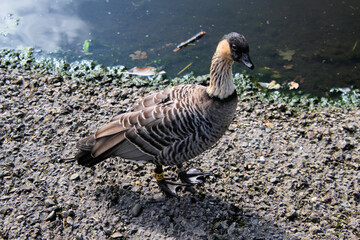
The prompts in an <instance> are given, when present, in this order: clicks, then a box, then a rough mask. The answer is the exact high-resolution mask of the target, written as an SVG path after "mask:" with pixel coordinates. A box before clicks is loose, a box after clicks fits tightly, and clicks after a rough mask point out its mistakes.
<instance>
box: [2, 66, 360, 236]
mask: <svg viewBox="0 0 360 240" xmlns="http://www.w3.org/2000/svg"><path fill="white" fill-rule="evenodd" d="M0 85H1V86H0V113H1V115H0V120H1V121H0V127H1V128H0V145H1V152H0V237H2V238H3V239H20V238H21V239H26V238H27V239H358V238H359V237H360V230H359V229H360V217H359V213H360V187H359V185H360V171H359V170H360V146H359V139H360V137H359V136H360V123H359V119H360V111H359V109H355V110H346V109H339V108H333V109H321V110H317V111H306V112H300V113H299V112H295V111H294V110H292V109H291V108H290V107H288V106H286V105H283V104H278V103H271V102H268V101H263V100H260V99H259V98H258V97H255V96H250V95H249V96H247V97H244V98H243V99H240V100H239V105H238V111H237V115H236V117H235V119H234V121H233V124H232V125H231V126H230V128H229V131H227V132H226V134H225V136H224V137H223V138H222V139H221V140H220V141H219V142H218V144H216V145H215V146H214V147H213V148H212V149H210V150H208V151H206V152H205V153H204V154H202V155H201V156H198V157H197V158H195V159H193V160H192V161H190V162H189V165H190V164H191V166H193V167H200V168H202V169H203V170H204V171H211V172H213V173H214V175H213V176H211V177H209V178H207V179H206V182H205V184H204V185H203V186H196V187H194V188H193V189H187V190H188V191H185V189H183V190H182V191H181V192H180V193H179V194H180V195H181V197H180V198H179V199H176V198H168V197H165V196H164V195H163V194H162V193H161V192H160V190H159V188H158V187H157V185H156V183H155V180H154V179H153V174H152V170H153V166H152V165H151V164H148V165H136V164H134V163H131V162H126V161H124V160H122V159H117V158H112V159H109V160H108V161H106V162H103V163H101V164H99V165H97V166H96V167H94V168H84V167H81V166H79V165H77V164H76V163H73V162H66V161H64V160H62V159H65V158H71V157H72V156H74V154H75V152H76V149H75V144H76V142H77V141H78V140H79V139H80V138H82V137H84V136H87V135H89V134H90V133H92V132H93V131H94V130H95V129H97V128H98V127H100V126H102V125H103V124H104V123H106V122H107V121H108V120H109V119H110V118H111V116H113V115H115V114H118V113H120V112H122V111H125V110H126V109H128V107H129V106H131V104H132V103H133V102H134V101H135V100H137V99H138V98H139V97H141V96H143V95H144V94H146V93H148V92H149V91H150V90H149V89H148V88H137V87H136V86H131V85H127V86H115V85H114V84H112V83H111V81H106V82H103V83H102V84H100V85H98V86H96V85H94V84H91V83H86V82H85V81H75V80H64V79H63V78H62V77H56V76H51V75H43V74H40V73H37V72H36V71H31V72H30V71H20V70H12V71H9V70H6V69H3V68H2V69H0ZM165 174H166V175H167V176H170V177H175V176H176V175H175V168H173V167H168V168H166V172H165Z"/></svg>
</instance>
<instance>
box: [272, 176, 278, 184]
mask: <svg viewBox="0 0 360 240" xmlns="http://www.w3.org/2000/svg"><path fill="white" fill-rule="evenodd" d="M279 181H280V180H279V179H278V178H277V177H273V178H270V182H271V183H273V184H276V183H278V182H279Z"/></svg>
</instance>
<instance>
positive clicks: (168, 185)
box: [157, 179, 188, 197]
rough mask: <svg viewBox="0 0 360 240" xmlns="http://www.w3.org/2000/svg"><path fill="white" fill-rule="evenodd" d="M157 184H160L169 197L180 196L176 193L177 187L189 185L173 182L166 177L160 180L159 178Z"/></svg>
mask: <svg viewBox="0 0 360 240" xmlns="http://www.w3.org/2000/svg"><path fill="white" fill-rule="evenodd" d="M157 184H158V185H159V187H160V189H161V190H162V191H163V192H164V193H165V194H166V195H167V196H169V197H179V195H178V194H177V193H176V189H177V188H178V187H182V186H188V184H184V183H177V182H172V181H168V180H165V179H163V180H160V181H159V180H158V181H157Z"/></svg>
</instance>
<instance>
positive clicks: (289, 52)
mask: <svg viewBox="0 0 360 240" xmlns="http://www.w3.org/2000/svg"><path fill="white" fill-rule="evenodd" d="M277 52H278V54H279V55H280V56H281V57H282V58H283V59H284V60H288V61H291V60H292V57H293V56H294V54H295V50H290V49H287V50H284V51H283V50H279V49H278V50H277Z"/></svg>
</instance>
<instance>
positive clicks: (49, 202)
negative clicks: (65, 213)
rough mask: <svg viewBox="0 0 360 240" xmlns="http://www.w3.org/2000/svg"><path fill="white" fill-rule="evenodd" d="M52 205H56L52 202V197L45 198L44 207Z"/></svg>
mask: <svg viewBox="0 0 360 240" xmlns="http://www.w3.org/2000/svg"><path fill="white" fill-rule="evenodd" d="M54 205H56V203H55V202H54V200H53V199H51V198H47V199H45V206H46V207H51V206H54Z"/></svg>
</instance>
